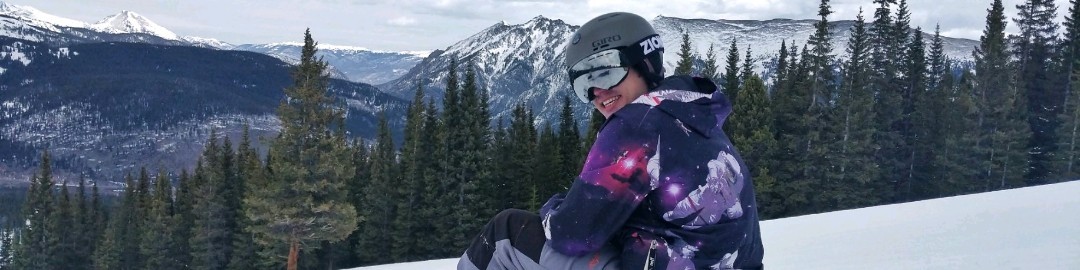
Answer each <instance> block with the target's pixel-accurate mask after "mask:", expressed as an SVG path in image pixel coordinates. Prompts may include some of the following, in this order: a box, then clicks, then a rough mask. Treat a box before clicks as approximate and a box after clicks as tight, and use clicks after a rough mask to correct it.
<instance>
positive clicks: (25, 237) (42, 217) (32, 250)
mask: <svg viewBox="0 0 1080 270" xmlns="http://www.w3.org/2000/svg"><path fill="white" fill-rule="evenodd" d="M40 166H41V170H40V171H39V172H38V173H35V174H34V176H33V177H32V178H30V179H31V181H30V189H29V191H28V192H27V195H26V202H24V203H23V210H22V217H23V219H24V220H26V223H25V224H24V225H22V226H23V228H22V235H21V236H22V237H21V239H19V244H18V250H16V251H15V254H16V255H15V262H14V265H15V269H59V267H60V265H57V264H55V263H54V261H53V259H54V258H55V256H56V254H55V253H54V252H55V251H56V250H55V249H54V247H55V246H54V243H53V242H51V241H55V238H54V236H52V235H51V234H52V233H53V232H50V231H49V229H50V228H49V227H51V226H50V224H55V223H53V221H51V220H52V219H53V218H54V217H53V216H54V214H53V211H56V208H57V206H56V204H55V201H54V199H53V179H52V162H51V159H50V157H49V152H48V151H42V153H41V165H40Z"/></svg>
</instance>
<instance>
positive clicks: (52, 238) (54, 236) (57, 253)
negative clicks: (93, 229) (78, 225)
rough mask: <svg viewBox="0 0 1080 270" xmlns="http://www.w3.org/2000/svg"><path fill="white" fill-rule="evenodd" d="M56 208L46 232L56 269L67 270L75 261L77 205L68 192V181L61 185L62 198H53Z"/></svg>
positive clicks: (51, 259)
mask: <svg viewBox="0 0 1080 270" xmlns="http://www.w3.org/2000/svg"><path fill="white" fill-rule="evenodd" d="M53 206H54V207H55V208H54V209H53V210H54V211H53V212H52V213H51V214H52V216H51V217H49V224H46V229H47V230H46V231H47V233H48V234H49V244H50V246H49V249H51V251H50V253H52V254H53V256H54V257H52V258H49V260H50V261H52V262H51V263H52V264H53V266H54V267H55V268H65V267H66V266H67V265H72V263H74V261H75V257H74V256H75V244H76V243H75V236H77V235H78V232H77V231H75V230H74V229H75V228H74V227H72V224H75V216H74V215H75V214H74V209H73V208H75V204H74V203H73V202H72V201H71V193H70V192H69V191H68V185H67V181H64V182H63V184H62V185H60V196H58V197H55V198H53Z"/></svg>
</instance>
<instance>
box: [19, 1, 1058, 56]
mask: <svg viewBox="0 0 1080 270" xmlns="http://www.w3.org/2000/svg"><path fill="white" fill-rule="evenodd" d="M0 1H7V2H9V3H13V4H17V5H28V6H32V7H35V8H37V9H39V10H42V11H44V12H46V13H51V14H53V15H58V16H61V17H67V18H71V19H76V20H81V21H86V22H91V23H92V22H96V21H98V20H101V19H103V18H105V17H106V16H109V15H112V14H116V13H119V12H120V11H121V10H130V11H134V12H135V13H138V14H140V15H143V16H145V17H147V18H149V19H150V20H152V21H154V22H156V23H158V24H160V25H162V26H164V27H165V28H168V29H169V30H172V31H173V32H175V33H177V34H179V35H183V36H199V37H208V38H216V39H219V40H222V41H225V42H229V43H232V44H246V43H272V42H286V41H290V42H299V41H302V38H303V31H304V29H305V28H308V27H310V28H311V32H312V35H313V37H314V38H315V40H316V41H319V42H320V43H322V44H334V45H347V46H359V47H366V48H369V49H374V50H389V51H424V50H434V49H442V48H445V47H447V46H450V45H452V44H453V43H454V42H457V41H460V40H462V39H465V38H467V37H468V36H470V35H472V34H475V33H477V32H479V31H480V30H483V29H484V28H487V27H489V26H491V25H493V24H496V23H498V22H499V21H506V22H507V23H508V24H520V23H523V22H525V21H528V20H529V19H532V18H534V17H536V16H538V15H543V16H544V17H548V18H552V19H562V20H563V21H566V22H568V23H570V24H574V25H581V24H582V23H584V22H585V21H587V20H589V19H590V18H592V17H594V16H597V15H600V14H603V13H607V12H612V11H629V12H633V13H637V14H639V15H642V16H643V17H645V18H647V19H652V18H654V17H656V16H657V15H664V16H671V17H680V18H702V19H755V20H765V19H774V18H788V19H816V18H815V17H816V13H817V8H818V3H819V1H816V0H650V1H627V0H587V1H586V0H575V1H571V0H505V1H496V0H0ZM908 2H909V5H910V6H911V10H912V26H913V27H918V26H921V27H923V28H924V30H925V31H927V32H932V31H933V28H934V26H935V25H936V24H940V25H941V29H942V33H943V34H944V35H946V36H952V37H963V38H970V39H978V37H979V36H980V35H981V34H982V29H983V28H984V24H985V20H986V10H987V9H988V8H989V7H990V4H991V3H992V1H991V0H908ZM1022 2H1023V0H1004V3H1005V13H1006V16H1007V17H1009V18H1010V20H1009V29H1008V30H1009V31H1010V32H1015V31H1016V27H1015V23H1013V22H1012V20H1011V18H1012V17H1013V16H1014V15H1015V14H1016V5H1017V4H1020V3H1022ZM1055 2H1056V3H1057V5H1058V21H1059V22H1060V21H1061V20H1062V17H1064V15H1065V14H1066V13H1067V12H1068V0H1055ZM832 6H833V10H834V11H835V12H836V13H835V14H833V15H832V16H831V17H830V20H853V19H855V15H856V13H858V11H859V8H860V7H862V8H863V10H864V16H865V17H866V18H867V21H870V20H872V17H873V9H874V8H875V6H874V5H873V3H872V0H833V1H832Z"/></svg>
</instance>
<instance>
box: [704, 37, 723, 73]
mask: <svg viewBox="0 0 1080 270" xmlns="http://www.w3.org/2000/svg"><path fill="white" fill-rule="evenodd" d="M715 47H716V44H709V51H707V52H705V67H704V68H703V69H702V70H701V77H702V78H706V79H709V80H712V81H720V73H719V70H720V67H719V66H717V65H716V50H715Z"/></svg>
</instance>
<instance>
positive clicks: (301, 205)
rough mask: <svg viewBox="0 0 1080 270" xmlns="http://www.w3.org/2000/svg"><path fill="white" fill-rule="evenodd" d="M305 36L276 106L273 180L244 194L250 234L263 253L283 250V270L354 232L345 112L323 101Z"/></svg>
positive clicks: (318, 68) (321, 73)
mask: <svg viewBox="0 0 1080 270" xmlns="http://www.w3.org/2000/svg"><path fill="white" fill-rule="evenodd" d="M315 54H316V43H315V41H314V40H313V39H312V38H311V32H310V30H309V31H305V33H304V46H303V48H302V49H301V54H300V64H299V65H298V66H297V67H296V68H295V70H294V71H293V74H292V75H293V79H294V84H293V85H292V86H290V87H287V88H285V96H286V99H284V100H283V101H282V102H281V105H279V106H278V118H279V119H281V123H282V130H281V133H280V134H278V137H277V138H275V139H274V140H273V141H272V142H271V146H270V158H269V159H270V161H269V162H271V165H270V166H271V167H272V168H273V173H272V174H271V175H269V177H268V181H267V182H268V183H267V184H266V185H264V186H262V187H260V188H256V189H254V190H251V191H250V192H248V194H249V195H248V196H247V198H245V200H244V203H245V204H247V205H250V206H251V207H250V208H248V211H247V212H246V214H247V216H248V218H249V219H250V220H251V221H252V226H250V227H249V229H250V230H251V231H252V232H254V233H255V234H256V235H258V238H257V239H258V240H260V241H259V243H260V244H261V245H263V246H288V247H289V252H288V259H287V260H286V268H287V269H289V270H295V269H296V267H297V265H296V263H297V260H298V257H299V255H300V249H301V248H302V247H314V246H318V244H320V243H322V242H324V241H325V242H337V241H341V240H343V239H345V237H347V236H348V235H349V234H350V233H352V232H353V230H355V229H356V225H357V222H358V217H357V213H356V209H355V208H353V206H352V205H351V204H349V203H348V202H347V199H348V198H347V197H346V196H347V187H346V186H345V185H346V181H347V180H346V179H348V178H349V177H352V176H353V175H354V172H355V168H354V167H353V166H352V163H351V162H350V157H351V153H350V151H349V149H348V145H347V143H346V138H345V136H344V132H343V129H344V128H345V127H344V126H342V123H343V120H342V118H343V112H342V111H341V110H340V109H338V108H337V107H336V106H333V100H332V98H331V97H330V96H328V95H327V81H328V78H327V75H325V74H326V73H325V71H326V68H327V63H326V62H324V61H322V59H319V58H316V57H315Z"/></svg>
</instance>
